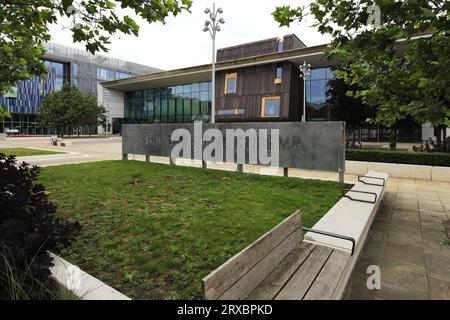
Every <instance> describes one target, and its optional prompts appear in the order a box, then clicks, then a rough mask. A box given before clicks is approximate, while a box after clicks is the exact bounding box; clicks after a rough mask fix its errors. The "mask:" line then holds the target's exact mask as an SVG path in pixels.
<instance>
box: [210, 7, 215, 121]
mask: <svg viewBox="0 0 450 320" xmlns="http://www.w3.org/2000/svg"><path fill="white" fill-rule="evenodd" d="M213 12H216V4H215V3H214V4H213ZM211 76H212V89H211V123H216V31H214V32H213V36H212V75H211Z"/></svg>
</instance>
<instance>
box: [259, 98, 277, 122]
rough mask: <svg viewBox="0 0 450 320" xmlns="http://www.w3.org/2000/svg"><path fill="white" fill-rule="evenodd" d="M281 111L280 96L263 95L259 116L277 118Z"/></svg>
mask: <svg viewBox="0 0 450 320" xmlns="http://www.w3.org/2000/svg"><path fill="white" fill-rule="evenodd" d="M280 113H281V97H280V96H274V97H263V98H262V106H261V117H263V118H277V117H279V116H280Z"/></svg>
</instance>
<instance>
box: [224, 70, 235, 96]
mask: <svg viewBox="0 0 450 320" xmlns="http://www.w3.org/2000/svg"><path fill="white" fill-rule="evenodd" d="M236 91H237V73H236V72H235V73H227V74H226V75H225V90H224V92H225V94H232V93H236Z"/></svg>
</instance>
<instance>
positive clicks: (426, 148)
mask: <svg viewBox="0 0 450 320" xmlns="http://www.w3.org/2000/svg"><path fill="white" fill-rule="evenodd" d="M413 150H414V151H416V152H449V153H450V137H447V139H446V140H444V141H436V142H434V141H433V139H431V138H430V139H429V140H428V141H426V142H425V143H424V144H422V145H420V146H418V147H416V146H414V147H413Z"/></svg>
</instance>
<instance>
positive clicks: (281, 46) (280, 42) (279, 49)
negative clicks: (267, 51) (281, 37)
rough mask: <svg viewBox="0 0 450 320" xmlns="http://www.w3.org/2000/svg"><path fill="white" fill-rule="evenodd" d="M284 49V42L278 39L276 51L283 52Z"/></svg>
mask: <svg viewBox="0 0 450 320" xmlns="http://www.w3.org/2000/svg"><path fill="white" fill-rule="evenodd" d="M283 51H284V44H283V41H279V42H278V45H277V52H283Z"/></svg>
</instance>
